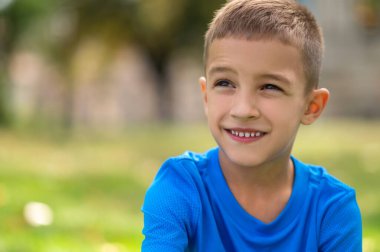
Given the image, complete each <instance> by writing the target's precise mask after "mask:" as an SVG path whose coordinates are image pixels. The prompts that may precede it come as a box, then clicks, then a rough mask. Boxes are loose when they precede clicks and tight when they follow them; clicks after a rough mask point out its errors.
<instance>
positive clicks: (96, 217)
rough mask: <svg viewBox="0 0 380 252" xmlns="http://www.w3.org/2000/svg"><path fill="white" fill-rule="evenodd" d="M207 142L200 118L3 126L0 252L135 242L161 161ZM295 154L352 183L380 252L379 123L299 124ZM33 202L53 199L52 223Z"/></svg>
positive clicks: (132, 245)
mask: <svg viewBox="0 0 380 252" xmlns="http://www.w3.org/2000/svg"><path fill="white" fill-rule="evenodd" d="M213 145H214V143H213V140H212V139H211V137H210V135H209V133H208V130H207V128H206V126H205V125H204V126H199V125H187V126H185V125H177V126H169V125H152V126H144V127H133V128H129V129H128V130H126V131H125V132H124V133H123V134H113V135H111V134H109V135H99V134H98V135H95V134H79V133H78V134H74V135H72V136H71V137H70V138H63V137H58V138H54V137H46V136H44V135H41V134H38V135H36V134H34V135H33V134H25V133H20V132H9V131H2V132H1V131H0V223H1V225H0V252H16V251H17V252H18V251H20V252H24V251H25V252H29V251H30V252H44V251H46V252H55V251H57V252H60V251H73V252H75V251H78V252H79V251H80V252H86V251H99V252H108V251H118V252H124V251H126V252H127V251H128V252H133V251H140V245H141V241H142V239H143V237H142V235H141V228H142V214H141V212H140V207H141V204H142V202H143V198H144V193H145V190H146V188H147V187H148V186H149V183H150V182H151V180H152V179H153V177H154V175H155V173H156V172H157V169H158V168H159V166H160V164H161V163H162V162H163V161H164V160H165V159H166V158H167V157H169V156H173V155H178V154H180V153H182V152H183V151H185V150H187V149H191V150H195V151H205V150H206V149H208V148H209V147H211V146H213ZM294 154H295V155H296V156H297V157H298V158H300V159H302V160H303V161H305V162H310V163H317V164H321V165H323V166H325V167H326V168H327V169H328V170H329V171H330V172H331V173H332V174H334V175H336V176H337V177H339V178H340V179H341V180H343V181H344V182H346V183H347V184H350V185H351V186H353V187H354V188H355V189H356V191H357V198H358V202H359V205H360V208H361V211H362V215H363V225H364V251H366V252H374V251H380V242H379V241H380V228H379V227H380V197H378V195H379V193H380V183H378V181H379V180H380V122H366V123H360V122H355V121H321V122H319V123H317V124H316V125H314V126H308V127H303V128H301V131H300V135H299V138H298V140H297V142H296V145H295V151H294ZM31 201H39V202H44V203H46V204H48V205H49V206H50V207H51V209H52V211H53V213H54V221H53V223H52V224H51V225H50V226H44V227H33V226H30V225H29V224H28V223H27V222H26V221H25V219H24V216H23V209H24V207H25V205H26V204H27V203H28V202H31Z"/></svg>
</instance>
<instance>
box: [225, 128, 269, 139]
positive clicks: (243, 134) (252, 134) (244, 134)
mask: <svg viewBox="0 0 380 252" xmlns="http://www.w3.org/2000/svg"><path fill="white" fill-rule="evenodd" d="M231 133H232V135H235V136H238V137H246V138H248V137H260V136H262V135H263V133H262V132H239V131H235V130H231Z"/></svg>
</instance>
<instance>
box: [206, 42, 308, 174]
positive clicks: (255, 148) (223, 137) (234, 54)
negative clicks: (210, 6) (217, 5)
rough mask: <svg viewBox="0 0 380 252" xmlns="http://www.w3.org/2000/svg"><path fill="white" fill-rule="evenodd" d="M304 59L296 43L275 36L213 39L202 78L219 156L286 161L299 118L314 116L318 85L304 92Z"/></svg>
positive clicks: (241, 162)
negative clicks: (311, 108) (310, 110)
mask: <svg viewBox="0 0 380 252" xmlns="http://www.w3.org/2000/svg"><path fill="white" fill-rule="evenodd" d="M302 64H303V61H302V57H301V54H300V53H299V51H298V50H297V49H296V47H293V46H291V45H286V44H284V43H282V42H280V41H279V40H276V39H272V40H246V39H243V38H242V39H240V38H233V37H228V38H223V39H217V40H215V41H213V42H212V44H211V45H210V48H209V52H208V57H207V61H206V79H207V81H206V79H205V78H201V80H200V82H201V86H202V90H203V94H204V106H205V112H206V115H207V117H208V122H209V127H210V130H211V133H212V135H213V136H214V138H215V140H216V142H217V143H218V145H219V146H220V148H221V150H222V151H221V157H220V158H221V161H223V160H224V162H227V163H229V164H230V165H238V166H240V167H242V166H249V167H252V166H260V165H264V164H269V163H272V164H274V163H277V162H276V161H280V160H282V161H283V162H288V160H289V156H290V152H291V148H292V145H293V142H294V140H295V136H296V133H297V130H298V127H299V125H300V123H305V124H309V123H311V122H312V120H311V121H310V120H309V121H308V119H310V118H308V112H307V111H308V108H309V105H310V102H311V101H312V99H313V98H312V97H313V94H314V93H313V92H314V91H313V92H310V93H309V94H306V92H305V89H306V81H305V75H304V70H303V65H302ZM206 82H207V84H206ZM273 162H274V163H273ZM283 162H281V163H283ZM277 164H278V163H277Z"/></svg>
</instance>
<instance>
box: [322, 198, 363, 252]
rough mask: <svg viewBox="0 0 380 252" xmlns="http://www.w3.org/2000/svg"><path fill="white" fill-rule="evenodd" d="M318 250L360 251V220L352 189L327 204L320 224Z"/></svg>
mask: <svg viewBox="0 0 380 252" xmlns="http://www.w3.org/2000/svg"><path fill="white" fill-rule="evenodd" d="M320 251H326V252H328V251H337V252H339V251H342V252H358V251H359V252H360V251H362V221H361V215H360V210H359V207H358V204H357V202H356V198H355V192H354V191H350V192H349V193H347V194H346V195H344V196H342V197H341V198H340V199H339V200H338V201H337V202H335V204H331V205H329V207H328V209H327V211H326V213H325V215H324V218H323V221H322V226H321V234H320Z"/></svg>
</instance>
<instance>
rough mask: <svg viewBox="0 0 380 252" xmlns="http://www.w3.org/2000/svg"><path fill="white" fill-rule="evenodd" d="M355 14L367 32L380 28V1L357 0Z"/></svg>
mask: <svg viewBox="0 0 380 252" xmlns="http://www.w3.org/2000/svg"><path fill="white" fill-rule="evenodd" d="M355 12H356V16H357V18H358V21H359V23H360V24H361V25H362V26H363V27H364V28H365V29H367V30H373V29H378V28H379V27H380V0H357V1H356V5H355Z"/></svg>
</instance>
